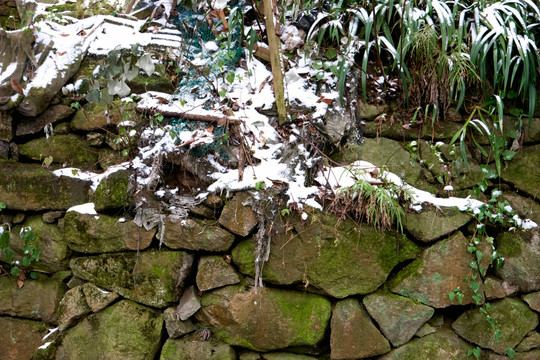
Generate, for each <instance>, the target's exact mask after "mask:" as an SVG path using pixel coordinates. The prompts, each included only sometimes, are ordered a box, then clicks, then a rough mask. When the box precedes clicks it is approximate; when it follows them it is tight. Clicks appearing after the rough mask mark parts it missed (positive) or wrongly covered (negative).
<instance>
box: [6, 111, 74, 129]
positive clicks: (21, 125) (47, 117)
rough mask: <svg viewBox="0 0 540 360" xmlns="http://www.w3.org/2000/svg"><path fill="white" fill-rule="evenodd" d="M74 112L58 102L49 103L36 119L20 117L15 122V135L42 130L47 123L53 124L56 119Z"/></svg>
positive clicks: (62, 118)
mask: <svg viewBox="0 0 540 360" xmlns="http://www.w3.org/2000/svg"><path fill="white" fill-rule="evenodd" d="M74 112H75V109H73V108H71V107H69V106H66V105H62V104H58V105H51V106H49V107H48V108H47V110H45V111H44V112H43V114H41V115H39V116H38V118H37V119H21V120H20V121H19V122H18V123H17V131H16V135H17V136H24V135H30V134H36V133H38V132H40V131H42V130H43V128H44V127H45V125H47V124H55V123H57V122H58V121H61V120H64V119H65V118H67V117H69V116H70V115H71V114H73V113H74Z"/></svg>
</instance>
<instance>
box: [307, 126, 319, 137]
mask: <svg viewBox="0 0 540 360" xmlns="http://www.w3.org/2000/svg"><path fill="white" fill-rule="evenodd" d="M308 130H309V132H310V133H311V135H317V129H315V126H313V125H308Z"/></svg>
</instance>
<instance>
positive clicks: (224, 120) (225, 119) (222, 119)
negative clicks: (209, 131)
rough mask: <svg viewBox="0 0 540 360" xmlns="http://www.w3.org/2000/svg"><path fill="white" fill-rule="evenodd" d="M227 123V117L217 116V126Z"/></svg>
mask: <svg viewBox="0 0 540 360" xmlns="http://www.w3.org/2000/svg"><path fill="white" fill-rule="evenodd" d="M226 123H227V118H224V117H222V118H219V120H218V122H217V126H218V127H220V126H223V125H225V124H226Z"/></svg>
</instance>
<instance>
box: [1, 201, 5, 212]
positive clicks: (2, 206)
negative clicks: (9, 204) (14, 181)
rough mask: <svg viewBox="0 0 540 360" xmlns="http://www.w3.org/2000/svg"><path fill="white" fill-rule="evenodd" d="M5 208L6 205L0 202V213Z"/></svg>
mask: <svg viewBox="0 0 540 360" xmlns="http://www.w3.org/2000/svg"><path fill="white" fill-rule="evenodd" d="M5 208H6V204H5V203H3V202H1V201H0V211H2V210H3V209H5Z"/></svg>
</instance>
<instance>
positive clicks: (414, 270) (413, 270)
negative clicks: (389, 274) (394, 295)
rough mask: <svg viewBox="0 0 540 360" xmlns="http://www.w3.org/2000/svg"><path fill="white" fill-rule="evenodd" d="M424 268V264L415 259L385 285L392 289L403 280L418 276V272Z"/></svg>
mask: <svg viewBox="0 0 540 360" xmlns="http://www.w3.org/2000/svg"><path fill="white" fill-rule="evenodd" d="M423 267H424V263H423V262H422V260H421V259H416V260H414V261H413V262H412V263H410V264H409V265H407V266H405V267H404V268H403V269H402V270H401V271H400V272H398V273H397V274H396V275H395V276H394V277H393V278H392V279H390V280H389V281H388V283H387V285H388V287H389V288H394V287H396V286H397V285H398V284H400V283H401V282H402V281H403V280H405V279H407V278H408V277H410V276H413V275H418V273H419V270H420V269H422V268H423Z"/></svg>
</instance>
